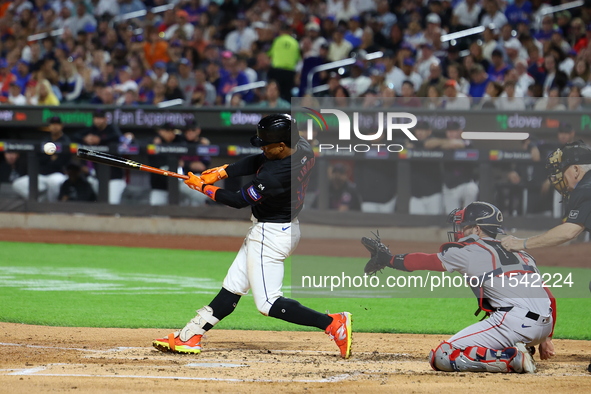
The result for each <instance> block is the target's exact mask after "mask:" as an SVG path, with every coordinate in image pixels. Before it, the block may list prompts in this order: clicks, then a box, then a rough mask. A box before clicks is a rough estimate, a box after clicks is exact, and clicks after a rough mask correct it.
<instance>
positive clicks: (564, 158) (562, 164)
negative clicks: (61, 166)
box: [546, 140, 591, 197]
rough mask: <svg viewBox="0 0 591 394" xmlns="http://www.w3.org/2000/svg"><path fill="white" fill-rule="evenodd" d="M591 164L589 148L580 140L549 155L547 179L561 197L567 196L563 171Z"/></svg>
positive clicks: (590, 150)
mask: <svg viewBox="0 0 591 394" xmlns="http://www.w3.org/2000/svg"><path fill="white" fill-rule="evenodd" d="M575 164H577V165H579V164H591V148H590V147H589V146H588V145H587V144H585V142H583V141H582V140H578V141H575V142H571V143H568V144H566V145H564V146H563V147H562V148H560V149H556V150H555V151H554V152H552V153H550V155H549V156H548V158H547V159H546V169H547V170H548V179H550V182H551V183H552V185H553V186H554V188H555V189H556V190H557V191H558V192H559V193H560V194H562V195H563V196H565V197H566V196H568V187H567V184H566V182H565V179H564V171H566V169H567V168H568V167H570V166H572V165H575Z"/></svg>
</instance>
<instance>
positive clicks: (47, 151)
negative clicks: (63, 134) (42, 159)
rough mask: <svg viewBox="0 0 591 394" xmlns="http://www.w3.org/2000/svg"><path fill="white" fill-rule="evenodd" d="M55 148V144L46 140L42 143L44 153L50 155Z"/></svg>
mask: <svg viewBox="0 0 591 394" xmlns="http://www.w3.org/2000/svg"><path fill="white" fill-rule="evenodd" d="M56 149H57V147H56V146H55V144H54V143H53V142H48V143H46V144H45V145H43V152H45V154H47V155H50V156H51V155H53V154H54V153H55V150H56Z"/></svg>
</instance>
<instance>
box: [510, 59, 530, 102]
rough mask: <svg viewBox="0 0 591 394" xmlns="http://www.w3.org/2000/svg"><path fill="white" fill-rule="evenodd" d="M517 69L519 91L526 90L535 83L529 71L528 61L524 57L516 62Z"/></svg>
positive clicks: (517, 87)
mask: <svg viewBox="0 0 591 394" xmlns="http://www.w3.org/2000/svg"><path fill="white" fill-rule="evenodd" d="M515 71H516V72H517V82H516V89H517V91H519V92H526V91H527V88H529V87H530V86H531V85H533V84H534V83H535V80H534V79H533V77H532V76H531V75H529V74H528V73H527V61H525V60H523V59H520V60H518V61H517V63H516V64H515ZM522 94H523V93H522Z"/></svg>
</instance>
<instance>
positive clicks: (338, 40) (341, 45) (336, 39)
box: [327, 27, 353, 62]
mask: <svg viewBox="0 0 591 394" xmlns="http://www.w3.org/2000/svg"><path fill="white" fill-rule="evenodd" d="M345 33H346V30H345V29H344V28H343V27H339V28H337V29H336V30H335V31H334V33H332V41H331V42H330V44H329V46H328V55H327V58H328V60H329V61H331V62H336V61H337V60H343V59H346V58H348V57H349V54H350V53H351V51H352V50H353V45H351V43H350V42H349V41H347V40H345Z"/></svg>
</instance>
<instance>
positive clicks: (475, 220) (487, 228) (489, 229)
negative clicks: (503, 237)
mask: <svg viewBox="0 0 591 394" xmlns="http://www.w3.org/2000/svg"><path fill="white" fill-rule="evenodd" d="M447 221H448V222H449V223H452V225H453V231H452V232H449V233H448V236H449V240H450V241H452V242H453V241H458V240H459V239H460V238H464V231H463V229H464V227H466V226H479V227H480V228H481V229H482V230H483V231H484V232H485V233H487V234H488V235H490V236H491V237H493V238H494V237H496V236H497V234H505V230H503V228H502V227H501V225H502V224H503V213H502V212H501V211H500V209H499V208H497V207H495V206H494V205H492V204H490V203H488V202H484V201H474V202H473V203H471V204H468V206H466V207H465V208H463V209H462V208H457V209H454V210H453V211H451V212H450V214H449V216H448V219H447Z"/></svg>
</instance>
